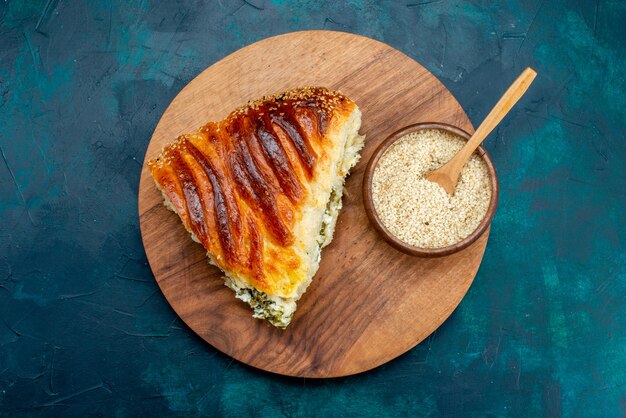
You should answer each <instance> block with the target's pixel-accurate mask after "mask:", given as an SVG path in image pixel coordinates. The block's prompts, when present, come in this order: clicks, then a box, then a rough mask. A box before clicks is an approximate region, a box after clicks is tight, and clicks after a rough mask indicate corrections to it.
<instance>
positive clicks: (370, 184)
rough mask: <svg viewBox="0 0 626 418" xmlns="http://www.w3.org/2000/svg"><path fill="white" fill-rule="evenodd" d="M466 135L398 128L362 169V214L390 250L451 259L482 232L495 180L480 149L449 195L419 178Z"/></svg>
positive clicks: (436, 127) (446, 129)
mask: <svg viewBox="0 0 626 418" xmlns="http://www.w3.org/2000/svg"><path fill="white" fill-rule="evenodd" d="M469 137H470V135H469V134H468V133H467V132H465V131H463V130H461V129H459V128H456V127H453V126H450V125H445V124H438V123H427V124H416V125H411V126H408V127H406V128H404V129H401V130H399V131H397V132H395V133H394V134H392V135H391V136H389V137H388V138H387V139H386V140H385V141H383V142H382V143H381V145H380V146H379V148H378V149H377V150H376V151H375V152H374V154H373V156H372V158H371V160H370V162H369V164H368V167H367V169H366V173H365V177H364V181H363V194H364V202H365V207H366V211H367V214H368V216H369V218H370V220H371V222H372V224H373V225H374V227H375V228H376V230H377V231H378V232H379V233H380V234H381V236H382V237H383V238H384V239H385V240H387V242H389V243H390V244H391V245H392V246H394V247H395V248H396V249H398V250H400V251H403V252H405V253H407V254H411V255H416V256H422V257H437V256H443V255H448V254H452V253H454V252H457V251H460V250H462V249H464V248H466V247H468V246H469V245H471V244H472V243H473V242H474V241H475V240H476V239H478V238H479V237H480V236H481V235H482V234H483V233H484V232H485V231H486V230H487V228H488V226H489V224H490V223H491V219H492V218H493V215H494V213H495V208H496V205H497V200H498V181H497V176H496V173H495V168H494V167H493V163H492V162H491V159H490V158H489V156H488V155H487V153H486V152H485V150H484V149H483V148H482V147H479V148H478V150H477V151H476V152H475V153H474V154H473V155H472V157H471V158H470V159H469V161H468V162H467V163H466V165H465V166H464V167H463V170H462V171H461V176H460V178H459V182H458V184H457V188H456V190H455V193H454V195H453V196H450V195H448V194H447V193H446V191H445V190H444V189H443V188H442V187H441V186H439V185H438V184H436V183H433V182H430V181H428V180H426V179H424V175H425V174H427V173H429V172H430V171H432V170H434V169H436V168H439V167H440V166H442V165H443V164H445V163H446V162H447V161H449V160H450V159H451V158H452V157H453V156H454V155H455V154H456V153H457V152H458V151H459V150H460V149H461V148H462V147H463V145H464V144H465V142H466V141H467V140H468V139H469Z"/></svg>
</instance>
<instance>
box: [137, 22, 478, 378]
mask: <svg viewBox="0 0 626 418" xmlns="http://www.w3.org/2000/svg"><path fill="white" fill-rule="evenodd" d="M317 85H318V86H325V87H329V88H332V89H338V90H341V91H342V92H343V93H345V94H346V95H347V96H348V97H350V98H351V99H353V100H354V101H355V102H356V103H357V104H358V105H359V107H360V108H361V110H362V112H363V125H362V127H361V133H364V134H365V135H366V143H365V148H364V149H363V151H362V153H361V161H360V162H359V163H358V165H357V166H356V167H355V168H353V170H352V174H351V175H350V177H349V178H348V180H347V183H346V192H345V195H344V198H343V202H344V207H343V210H342V211H341V214H340V215H339V221H338V223H337V230H336V232H335V237H334V240H333V242H332V244H331V245H329V246H328V247H326V248H325V249H324V251H323V252H322V262H321V266H320V269H319V271H318V272H317V274H316V276H315V278H314V280H313V283H312V284H311V286H310V287H309V289H308V291H307V292H306V293H305V294H304V296H303V297H302V299H300V301H299V302H298V310H297V312H296V314H295V316H294V318H293V321H292V322H291V325H290V326H289V327H288V328H287V329H286V330H280V329H277V328H274V327H272V326H270V325H269V324H268V323H266V322H265V321H262V320H258V319H253V318H252V316H251V310H250V309H249V308H248V306H247V305H246V304H244V303H243V302H241V301H239V300H237V299H235V297H234V294H233V292H232V291H231V290H230V289H228V288H227V287H225V286H224V284H223V280H222V275H221V274H220V271H219V270H218V269H217V268H215V267H212V266H210V265H209V264H207V259H206V255H205V251H204V250H203V248H202V247H201V246H200V245H199V244H197V243H195V242H193V241H192V240H191V238H190V236H189V234H188V233H187V232H186V231H185V228H184V227H183V226H182V223H181V222H180V220H179V219H178V217H177V216H176V215H175V214H174V213H172V212H170V211H168V210H167V209H166V208H165V207H164V206H163V205H162V198H161V195H160V193H159V192H158V191H157V189H156V188H155V185H154V183H153V181H152V178H151V177H150V173H149V172H148V169H147V166H146V161H148V160H150V159H152V158H154V157H155V156H156V154H157V153H158V152H159V150H160V149H161V148H162V147H163V146H165V145H166V144H167V143H169V142H171V141H173V140H174V139H175V138H176V137H177V136H178V135H180V134H183V133H189V132H193V131H195V130H196V129H197V128H199V127H200V126H202V125H204V124H205V123H206V122H208V121H218V120H220V119H222V118H224V117H225V116H226V115H227V114H228V113H229V112H230V111H231V110H233V109H234V108H235V107H237V106H240V105H242V104H244V103H246V102H247V101H248V100H250V99H255V98H258V97H261V96H263V95H267V94H272V93H278V92H281V91H283V90H287V89H289V88H293V87H300V86H317ZM415 122H445V123H449V124H452V125H455V126H458V127H460V128H463V129H465V130H466V131H469V132H473V128H472V125H471V124H470V121H469V120H468V118H467V116H466V115H465V113H464V112H463V109H462V108H461V106H459V104H458V103H457V101H456V100H455V99H454V97H453V96H452V95H451V94H450V92H449V91H448V90H446V88H445V87H444V86H443V85H442V84H441V83H440V82H439V81H438V80H437V79H436V78H435V77H434V76H433V75H432V74H431V73H429V72H428V71H427V70H426V69H424V67H422V66H421V65H419V64H418V63H417V62H415V61H413V60H412V59H411V58H409V57H407V56H406V55H404V54H403V53H401V52H399V51H397V50H395V49H393V48H391V47H390V46H388V45H385V44H383V43H381V42H378V41H375V40H372V39H368V38H364V37H361V36H357V35H352V34H347V33H341V32H331V31H305V32H296V33H290V34H286V35H281V36H277V37H274V38H269V39H265V40H263V41H260V42H257V43H255V44H252V45H250V46H247V47H245V48H243V49H241V50H239V51H237V52H235V53H233V54H231V55H229V56H227V57H226V58H224V59H222V60H221V61H219V62H217V63H216V64H214V65H212V66H211V67H209V68H208V69H206V70H205V71H204V72H202V73H201V74H200V75H199V76H198V77H196V78H195V79H194V80H192V81H191V82H190V83H189V84H188V85H187V86H186V87H185V88H184V89H183V90H182V91H181V92H180V94H179V95H178V96H176V98H175V99H174V100H173V101H172V103H171V104H170V106H169V107H168V108H167V110H166V111H165V113H164V114H163V117H162V118H161V120H160V122H159V124H158V125H157V127H156V130H155V131H154V135H153V136H152V140H151V142H150V145H149V146H148V151H147V153H146V161H145V162H144V165H143V170H142V172H141V183H140V186H139V216H140V222H141V234H142V237H143V242H144V246H145V249H146V254H147V256H148V260H149V262H150V266H151V267H152V271H153V272H154V276H155V277H156V280H157V282H158V284H159V286H160V287H161V290H162V291H163V294H164V295H165V297H166V298H167V300H168V301H169V303H170V304H171V306H172V307H173V308H174V310H175V311H176V313H177V314H178V315H179V316H180V317H181V318H182V320H183V321H185V323H186V324H187V325H188V326H189V327H190V328H191V329H192V330H194V331H195V332H196V333H197V334H198V335H200V336H201V337H202V338H203V339H204V340H206V341H207V342H208V343H209V344H211V345H212V346H214V347H215V348H217V349H218V350H220V351H222V352H224V353H226V354H228V355H230V356H232V357H234V358H236V359H237V360H239V361H241V362H243V363H246V364H249V365H251V366H254V367H257V368H259V369H263V370H267V371H270V372H274V373H280V374H284V375H291V376H305V377H334V376H344V375H350V374H354V373H359V372H363V371H365V370H369V369H371V368H374V367H376V366H379V365H381V364H383V363H385V362H387V361H389V360H391V359H393V358H395V357H397V356H399V355H400V354H402V353H404V352H406V351H407V350H409V349H410V348H412V347H414V346H415V345H416V344H418V343H419V342H420V341H422V340H423V339H424V338H426V337H427V336H428V335H429V334H431V333H432V332H433V331H434V330H435V329H437V327H439V326H440V325H441V324H442V323H443V321H445V320H446V318H448V316H449V315H450V314H451V313H452V311H453V310H454V309H455V308H456V307H457V305H458V304H459V302H460V301H461V299H462V298H463V296H464V295H465V293H466V292H467V290H468V288H469V286H470V284H471V283H472V280H473V279H474V276H475V274H476V271H477V270H478V266H479V265H480V261H481V259H482V256H483V252H484V250H485V246H486V244H487V236H488V232H487V233H485V234H484V236H483V237H482V238H480V239H479V240H478V241H477V242H475V243H474V244H473V245H472V246H470V247H469V248H467V249H466V250H464V251H462V252H460V253H457V254H454V255H451V256H447V257H443V258H438V259H420V258H413V257H410V256H408V255H404V254H402V253H400V252H398V251H396V250H394V249H393V248H392V247H390V246H389V245H388V244H386V242H385V241H384V240H383V239H382V238H381V237H379V236H378V235H377V233H376V231H375V230H374V228H373V227H372V226H371V225H370V223H369V221H368V218H367V216H366V214H365V210H364V208H363V199H362V195H361V182H362V179H363V172H364V169H365V166H366V165H367V161H368V160H369V158H370V156H371V155H372V152H373V151H374V149H375V148H376V147H377V145H378V144H379V143H380V142H381V141H382V140H383V139H385V137H387V136H388V135H389V134H391V133H392V132H394V131H396V130H397V129H399V128H401V127H403V126H405V125H408V124H411V123H415Z"/></svg>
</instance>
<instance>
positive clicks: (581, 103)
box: [0, 0, 626, 417]
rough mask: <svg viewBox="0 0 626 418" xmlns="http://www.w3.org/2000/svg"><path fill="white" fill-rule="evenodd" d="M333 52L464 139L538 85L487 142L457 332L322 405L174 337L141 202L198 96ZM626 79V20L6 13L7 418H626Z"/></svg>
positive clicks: (229, 6) (382, 10)
mask: <svg viewBox="0 0 626 418" xmlns="http://www.w3.org/2000/svg"><path fill="white" fill-rule="evenodd" d="M321 28H325V29H332V30H341V31H350V32H355V33H359V34H362V35H366V36H369V37H372V38H375V39H378V40H381V41H383V42H386V43H388V44H390V45H392V46H394V47H396V48H398V49H400V50H401V51H403V52H405V53H406V54H408V55H409V56H411V57H413V58H414V59H416V60H417V61H419V62H420V63H422V64H423V65H424V66H426V67H427V68H428V69H429V70H430V71H431V72H433V73H434V74H435V75H436V76H438V77H439V79H440V80H441V81H442V82H443V83H444V84H445V85H446V86H447V87H448V89H450V90H451V91H452V93H453V94H454V95H455V96H456V97H457V99H458V100H459V102H460V103H461V104H462V105H463V107H464V108H465V110H466V111H467V113H468V115H469V116H470V118H471V119H472V121H474V124H475V125H477V124H478V123H479V122H480V121H481V120H482V118H483V117H484V116H485V115H486V113H487V112H488V110H489V109H490V107H491V106H492V105H493V104H494V103H495V101H496V99H497V98H498V97H499V95H500V94H501V93H502V92H503V91H504V89H505V88H506V87H507V86H508V84H509V83H510V82H511V81H512V80H513V79H514V78H515V77H516V76H517V75H518V74H519V73H520V72H521V70H522V69H523V68H525V67H526V66H528V65H530V66H532V67H534V68H535V69H536V70H537V71H538V73H539V77H538V78H537V80H536V81H535V84H534V85H533V86H532V88H531V89H530V91H529V93H528V94H527V96H526V97H525V98H524V99H523V100H522V102H520V104H519V105H518V106H517V107H516V108H515V109H514V110H513V112H512V113H511V114H510V115H509V116H508V117H507V118H506V119H505V121H504V122H503V123H502V124H501V125H500V127H499V128H498V129H497V130H496V131H495V132H494V133H493V134H492V135H491V136H490V137H489V138H488V140H487V141H486V147H487V149H488V150H489V152H490V153H491V155H492V157H493V159H494V161H495V163H496V165H497V168H498V171H499V175H500V181H501V200H500V205H499V208H498V212H497V214H496V217H495V219H494V221H493V226H492V229H491V237H490V240H489V245H488V247H487V251H486V254H485V258H484V260H483V264H482V266H481V268H480V271H479V272H478V275H477V277H476V280H475V282H474V284H473V286H472V288H471V289H470V291H469V293H468V294H467V296H466V297H465V299H464V300H463V302H462V303H461V305H460V306H459V308H458V309H457V310H456V312H455V313H454V314H453V315H452V316H451V317H450V319H449V320H448V321H447V322H446V323H445V324H444V325H443V326H442V327H441V328H440V329H439V330H438V331H437V332H436V333H435V334H433V335H432V336H431V337H429V338H428V339H427V340H426V341H425V342H423V343H422V344H420V345H419V346H418V347H416V348H415V349H413V350H411V351H410V352H409V353H407V354H405V355H404V356H402V357H400V358H398V359H396V360H395V361H392V362H390V363H388V364H387V365H384V366H382V367H380V368H378V369H376V370H374V371H371V372H369V373H365V374H362V375H357V376H353V377H348V378H341V379H335V380H323V381H318V380H305V379H295V378H285V377H280V376H275V375H271V374H267V373H264V372H261V371H258V370H254V369H252V368H250V367H248V366H245V365H243V364H240V363H238V362H237V361H233V360H232V359H231V358H229V357H227V356H225V355H223V354H221V353H219V352H217V351H216V350H215V349H213V348H212V347H211V346H209V345H207V344H205V343H204V342H203V341H202V340H201V339H200V338H198V337H197V336H196V335H195V334H194V333H193V332H192V331H190V330H189V329H188V328H187V327H186V326H185V325H184V324H183V323H182V322H181V320H180V319H178V318H177V317H176V315H175V314H174V312H173V311H172V309H171V308H170V307H169V305H168V304H167V302H166V300H165V298H164V297H163V296H162V294H161V293H160V291H159V289H158V287H157V285H156V283H155V280H154V278H153V276H152V273H151V271H150V268H149V266H148V265H147V262H146V257H145V254H144V250H143V246H142V243H141V237H140V234H139V223H138V216H137V189H138V183H139V173H140V170H141V163H142V161H143V157H144V153H145V150H146V147H147V144H148V141H149V139H150V136H151V133H152V131H153V129H154V127H155V125H156V123H157V121H158V119H159V117H160V115H161V114H162V113H163V111H164V110H165V108H166V106H167V105H168V104H169V102H170V101H171V100H172V98H174V96H175V95H176V94H177V93H178V92H179V91H180V89H181V88H182V87H183V86H184V85H185V84H186V83H187V82H189V80H191V79H192V78H193V77H194V76H195V75H196V74H198V73H199V72H200V71H202V70H203V69H205V68H206V67H208V66H209V65H211V64H212V63H214V62H216V61H217V60H219V59H220V58H222V57H224V56H225V55H227V54H229V53H231V52H233V51H235V50H237V49H239V48H241V47H243V46H244V45H247V44H250V43H252V42H254V41H257V40H260V39H263V38H265V37H268V36H272V35H276V34H280V33H285V32H290V31H296V30H302V29H321ZM276 53H280V51H276ZM625 58H626V2H624V1H616V0H614V1H609V0H598V1H557V0H552V1H507V2H490V1H442V0H440V1H437V0H433V1H413V2H411V0H406V1H405V2H399V1H381V2H375V1H357V0H353V1H350V2H335V1H323V2H315V1H308V0H301V1H293V2H289V1H269V0H246V1H243V0H221V1H211V2H205V3H202V2H198V1H162V2H159V1H117V2H109V1H105V0H102V1H90V2H83V1H67V0H65V1H64V0H48V1H46V0H39V1H23V0H9V1H6V0H2V1H0V154H1V155H0V157H1V161H0V319H1V320H0V415H9V416H11V415H18V414H20V413H28V414H33V415H54V416H85V415H107V416H109V415H112V416H121V417H123V416H138V415H139V414H143V415H156V414H158V415H169V414H171V415H181V416H187V415H193V414H204V415H225V416H255V417H256V416H260V417H274V416H306V415H312V414H318V415H322V414H324V415H337V416H345V415H357V414H358V415H359V416H372V417H379V416H387V415H411V416H416V415H445V416H486V415H493V416H496V415H497V416H520V415H522V416H523V415H529V416H537V415H550V416H557V415H559V414H563V415H565V416H584V417H588V416H619V415H625V414H626V300H625V297H626V220H625V219H626V217H625V212H626V140H625V130H624V121H626V75H625V70H624V66H625V63H626V60H625ZM242 71H245V69H242Z"/></svg>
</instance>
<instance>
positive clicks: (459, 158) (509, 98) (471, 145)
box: [450, 67, 537, 173]
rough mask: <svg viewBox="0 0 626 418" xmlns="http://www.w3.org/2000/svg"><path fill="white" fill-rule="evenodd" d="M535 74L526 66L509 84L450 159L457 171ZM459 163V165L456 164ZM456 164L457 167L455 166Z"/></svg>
mask: <svg viewBox="0 0 626 418" xmlns="http://www.w3.org/2000/svg"><path fill="white" fill-rule="evenodd" d="M536 76H537V73H536V72H535V70H533V69H532V68H530V67H528V68H526V69H525V70H524V72H523V73H522V74H520V76H519V77H517V79H516V80H515V81H514V82H513V84H511V86H510V87H509V88H508V90H507V91H506V92H505V93H504V95H503V96H502V97H501V98H500V100H498V103H496V105H495V106H494V108H493V109H491V112H489V114H488V115H487V117H486V118H485V120H484V121H483V123H481V124H480V126H479V127H478V129H476V132H474V135H472V137H471V138H470V140H469V141H467V143H466V144H465V145H464V146H463V148H462V149H461V150H460V151H459V152H458V153H457V154H456V155H455V156H454V158H453V159H452V160H451V161H450V162H452V161H453V160H454V162H455V164H454V165H455V168H458V170H455V171H458V172H459V173H460V172H461V169H462V168H463V166H464V165H465V162H466V161H467V160H468V159H469V157H470V156H471V155H472V153H473V152H474V151H476V148H478V146H479V145H480V144H481V143H482V142H483V140H484V139H485V138H486V137H487V135H489V134H490V133H491V131H493V128H495V127H496V126H497V125H498V124H499V123H500V121H501V120H502V119H503V118H504V116H506V114H507V113H508V112H509V110H511V108H512V107H513V106H514V105H515V103H517V101H518V100H519V99H520V98H521V97H522V96H523V95H524V93H526V90H528V87H530V85H531V83H532V82H533V80H534V79H535V77H536ZM459 164H460V166H458V165H459ZM456 166H458V167H456Z"/></svg>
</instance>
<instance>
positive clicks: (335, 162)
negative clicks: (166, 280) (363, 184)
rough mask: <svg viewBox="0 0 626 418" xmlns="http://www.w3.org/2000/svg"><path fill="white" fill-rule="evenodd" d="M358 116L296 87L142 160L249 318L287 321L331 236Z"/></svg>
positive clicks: (335, 100)
mask: <svg viewBox="0 0 626 418" xmlns="http://www.w3.org/2000/svg"><path fill="white" fill-rule="evenodd" d="M360 125H361V112H360V111H359V108H358V107H357V105H356V104H355V103H354V102H353V101H351V100H350V99H348V98H347V97H346V96H344V95H342V94H341V93H339V92H337V91H332V90H329V89H326V88H321V87H316V88H301V89H294V90H289V91H287V92H285V93H282V94H278V95H275V96H271V97H264V98H262V99H260V100H256V101H253V102H250V103H248V104H247V105H245V106H243V107H241V108H239V109H236V110H235V111H233V112H232V113H231V114H230V115H228V116H227V117H226V119H224V120H222V121H221V122H217V123H216V122H209V123H208V124H206V125H205V126H203V127H202V128H201V129H200V130H199V131H198V132H196V133H193V134H189V135H182V136H180V137H179V138H178V139H177V140H176V141H175V142H174V143H172V144H170V145H168V146H166V147H165V148H164V149H163V150H162V152H161V154H160V155H159V156H158V157H157V158H155V159H154V160H152V161H150V162H149V163H148V165H149V168H150V171H151V173H152V176H153V178H154V180H155V182H156V185H157V187H158V188H159V189H160V190H161V192H162V193H163V196H164V198H165V205H166V206H167V207H169V208H170V209H172V210H173V211H174V212H176V213H177V214H178V215H179V216H180V218H181V220H182V221H183V224H184V225H185V228H187V230H188V231H189V232H190V233H191V236H192V238H193V239H194V240H195V241H198V242H200V243H201V244H202V245H203V246H204V248H205V249H206V251H207V255H208V257H209V262H210V263H211V264H214V265H216V266H217V267H219V268H220V269H221V270H222V271H223V272H224V274H225V282H226V285H227V286H228V287H230V288H231V289H233V290H234V291H235V295H236V297H237V298H239V299H241V300H243V301H244V302H246V303H248V304H249V305H250V306H251V307H252V309H253V310H254V315H253V316H254V317H256V318H264V319H266V320H267V321H269V322H270V323H272V324H273V325H275V326H277V327H281V328H284V327H286V326H287V325H289V322H290V321H291V318H292V315H293V313H294V312H295V310H296V301H297V300H298V299H299V298H300V296H302V294H303V293H304V292H305V290H306V288H307V286H308V285H309V284H310V283H311V279H312V278H313V276H314V275H315V272H316V271H317V269H318V267H319V263H320V253H321V249H322V248H323V247H324V246H326V245H328V244H329V243H330V241H331V240H332V236H333V232H334V229H335V223H336V221H337V216H338V215H339V211H340V209H341V205H342V203H341V196H342V193H343V185H344V179H345V177H346V175H347V174H348V170H350V168H351V167H352V166H354V164H356V162H357V161H358V159H359V150H360V149H361V148H362V146H363V139H364V137H363V136H361V135H359V133H358V130H359V127H360Z"/></svg>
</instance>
